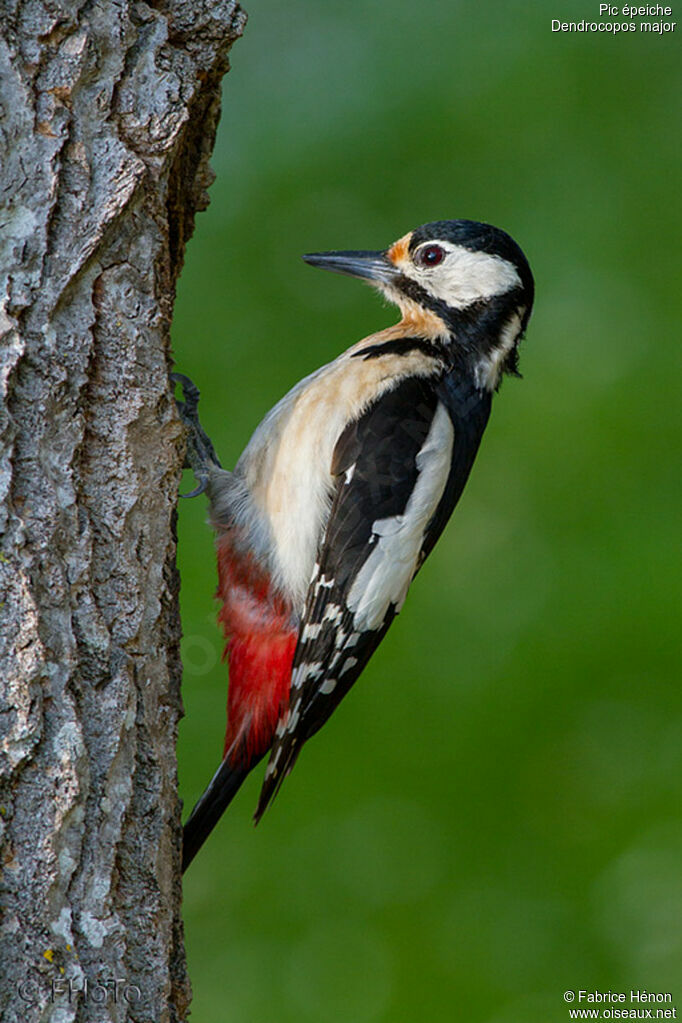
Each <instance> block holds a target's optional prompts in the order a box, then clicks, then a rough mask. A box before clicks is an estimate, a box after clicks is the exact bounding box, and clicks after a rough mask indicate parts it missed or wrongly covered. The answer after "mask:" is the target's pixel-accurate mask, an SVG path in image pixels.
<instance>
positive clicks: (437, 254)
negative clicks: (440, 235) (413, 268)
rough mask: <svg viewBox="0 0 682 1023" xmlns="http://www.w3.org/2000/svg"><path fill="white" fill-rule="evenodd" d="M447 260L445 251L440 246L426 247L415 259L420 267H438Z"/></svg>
mask: <svg viewBox="0 0 682 1023" xmlns="http://www.w3.org/2000/svg"><path fill="white" fill-rule="evenodd" d="M444 259H445V249H442V248H441V247H440V245H425V246H424V248H423V249H420V250H419V252H418V253H417V255H416V257H415V261H416V262H417V263H419V265H420V266H438V264H439V263H442V262H443V260H444Z"/></svg>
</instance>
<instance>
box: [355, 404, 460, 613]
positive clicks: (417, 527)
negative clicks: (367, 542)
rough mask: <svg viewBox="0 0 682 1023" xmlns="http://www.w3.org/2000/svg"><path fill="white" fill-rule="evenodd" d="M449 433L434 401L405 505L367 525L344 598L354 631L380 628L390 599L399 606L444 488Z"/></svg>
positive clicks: (450, 442)
mask: <svg viewBox="0 0 682 1023" xmlns="http://www.w3.org/2000/svg"><path fill="white" fill-rule="evenodd" d="M454 439H455V431H454V428H453V425H452V421H451V419H450V416H449V415H448V412H447V409H446V408H445V406H444V405H443V404H442V403H440V404H439V405H438V408H437V409H436V413H435V415H434V417H433V422H432V423H431V429H430V430H429V433H428V436H427V438H426V440H425V441H424V445H423V447H422V448H421V451H420V452H419V454H418V455H417V458H416V465H417V470H418V472H419V475H418V477H417V482H416V485H415V488H414V490H413V491H412V494H411V496H410V499H409V501H408V502H407V505H406V507H405V511H404V512H403V513H402V515H395V516H393V517H392V518H388V519H378V520H377V521H376V522H375V523H374V525H373V527H372V532H373V541H374V542H373V546H372V552H371V554H370V555H369V557H368V558H367V560H366V561H365V563H364V565H363V566H362V568H361V569H360V571H359V572H358V574H357V576H356V577H355V580H354V582H353V585H352V586H351V589H350V592H349V594H348V598H347V603H348V607H349V609H350V610H351V611H352V612H353V615H354V618H353V627H354V628H355V629H356V631H358V632H363V631H364V630H366V629H379V628H381V626H382V625H383V622H384V619H385V617H386V612H387V611H388V608H389V605H390V604H395V605H396V609H397V610H398V611H399V610H400V608H401V607H402V605H403V603H404V601H405V597H406V596H407V590H408V587H409V585H410V582H411V581H412V576H413V575H414V573H415V570H416V568H417V564H418V560H419V553H420V551H421V548H422V543H423V539H424V532H425V530H426V526H427V525H428V522H429V520H430V519H431V517H432V515H433V513H434V512H435V510H436V508H437V507H438V503H439V501H440V499H441V497H442V496H443V491H444V490H445V484H446V483H447V479H448V475H449V473H450V464H451V459H452V447H453V443H454Z"/></svg>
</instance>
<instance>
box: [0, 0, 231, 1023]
mask: <svg viewBox="0 0 682 1023" xmlns="http://www.w3.org/2000/svg"><path fill="white" fill-rule="evenodd" d="M244 21H245V16H244V14H243V12H242V11H241V10H240V8H239V6H238V5H237V4H236V3H234V2H232V0H213V2H211V0H201V2H198V3H197V2H192V0H167V2H164V0H154V2H151V3H149V4H145V3H127V2H116V3H111V4H95V3H91V2H89V0H87V2H81V3H75V2H67V0H42V2H40V0H26V2H20V0H13V2H12V0H6V2H5V3H4V4H2V3H0V26H1V27H0V185H1V189H0V201H1V203H2V205H1V207H0V393H1V396H2V402H1V404H0V533H1V542H0V605H1V607H0V841H2V856H1V861H0V867H1V870H2V875H1V879H0V908H1V911H2V919H1V921H0V961H2V964H3V966H2V974H3V978H2V990H1V992H0V998H1V1001H0V1015H1V1016H2V1019H3V1021H6V1023H14V1021H22V1023H24V1021H27V1020H38V1019H40V1020H46V1019H49V1020H55V1021H56V1020H59V1021H60V1023H68V1021H72V1020H74V1021H75V1020H83V1021H85V1020H87V1021H88V1023H95V1021H99V1020H135V1021H145V1023H146V1021H149V1023H152V1021H153V1023H157V1021H176V1020H181V1019H184V1018H185V1012H186V1008H187V1005H188V1001H189V984H188V980H187V976H186V971H185V961H184V950H183V939H182V925H181V919H180V880H179V862H180V861H179V844H180V811H179V804H178V797H177V784H176V762H175V736H176V729H177V723H178V719H179V716H180V713H181V702H180V673H181V668H180V661H179V654H178V644H179V637H180V628H179V619H178V607H177V592H178V579H177V575H176V570H175V506H176V496H177V485H178V480H179V473H180V464H181V460H182V445H183V441H182V431H181V428H180V425H179V422H178V418H177V415H176V412H175V408H174V405H173V401H172V397H171V392H170V388H169V383H168V368H169V362H170V355H169V327H170V319H171V314H172V309H173V300H174V291H175V282H176V279H177V275H178V273H179V271H180V268H181V264H182V259H183V255H184V248H185V244H186V241H187V239H188V238H189V236H190V234H191V231H192V226H193V220H194V214H195V212H196V210H197V209H200V208H203V207H204V205H205V203H206V198H205V192H206V188H207V186H208V184H209V182H210V170H209V167H208V157H209V155H210V152H211V149H212V146H213V141H214V136H215V130H216V125H217V121H218V117H219V110H220V83H221V79H222V76H223V74H224V73H225V71H226V70H227V67H228V63H227V51H228V49H229V47H230V45H231V43H232V42H233V41H234V40H235V39H236V38H237V37H238V36H239V35H240V34H241V31H242V29H243V25H244ZM86 982H87V985H88V986H89V992H88V995H86V993H85V991H86ZM103 995H104V996H105V997H103Z"/></svg>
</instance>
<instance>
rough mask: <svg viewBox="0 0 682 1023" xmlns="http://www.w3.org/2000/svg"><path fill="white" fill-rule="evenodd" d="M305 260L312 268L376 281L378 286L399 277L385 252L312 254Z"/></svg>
mask: <svg viewBox="0 0 682 1023" xmlns="http://www.w3.org/2000/svg"><path fill="white" fill-rule="evenodd" d="M303 259H304V260H305V262H306V263H310V265H311V266H319V267H321V268H322V269H323V270H333V271H334V273H337V274H348V276H349V277H361V278H363V279H364V280H368V281H376V282H377V284H392V283H393V282H394V281H395V279H396V278H397V277H398V276H399V271H398V269H397V268H396V267H395V266H394V265H393V263H391V261H390V260H389V259H388V257H387V256H386V253H385V252H310V253H308V254H307V255H305V256H304V257H303Z"/></svg>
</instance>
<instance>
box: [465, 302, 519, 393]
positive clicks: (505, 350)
mask: <svg viewBox="0 0 682 1023" xmlns="http://www.w3.org/2000/svg"><path fill="white" fill-rule="evenodd" d="M525 311H526V310H525V307H523V308H521V309H517V311H516V312H515V313H514V314H513V315H512V316H510V317H509V319H508V320H507V322H506V323H505V325H504V326H503V328H502V330H501V331H500V336H499V338H498V341H497V344H496V345H495V347H494V348H493V349H492V351H491V352H489V353H488V355H486V356H484V357H483V358H482V359H481V360H480V361H479V362H478V363H477V365H476V368H475V370H474V376H475V379H476V384H477V385H478V387H482V388H485V389H486V390H488V391H494V390H495V388H496V387H497V385H498V383H499V381H500V374H501V372H502V367H503V365H504V360H505V359H506V358H507V356H508V355H509V353H510V351H511V350H512V348H513V347H514V345H515V344H516V342H517V340H518V337H519V334H520V333H521V324H522V322H523V315H524V313H525Z"/></svg>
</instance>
